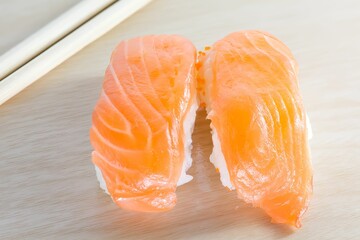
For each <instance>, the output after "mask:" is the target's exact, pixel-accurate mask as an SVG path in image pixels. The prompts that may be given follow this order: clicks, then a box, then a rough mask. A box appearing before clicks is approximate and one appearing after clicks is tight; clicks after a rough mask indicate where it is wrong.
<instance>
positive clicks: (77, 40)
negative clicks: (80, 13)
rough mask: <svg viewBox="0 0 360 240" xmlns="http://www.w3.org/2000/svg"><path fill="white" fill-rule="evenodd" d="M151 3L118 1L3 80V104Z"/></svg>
mask: <svg viewBox="0 0 360 240" xmlns="http://www.w3.org/2000/svg"><path fill="white" fill-rule="evenodd" d="M150 2H151V0H121V1H117V2H115V3H114V4H112V5H111V6H109V7H108V8H106V9H105V10H103V11H102V12H100V13H99V14H98V15H96V16H95V17H94V18H92V19H90V20H89V21H88V22H86V23H84V24H83V25H81V26H80V27H79V28H77V29H76V30H74V31H73V32H71V33H70V34H69V35H67V36H65V37H64V38H62V39H61V40H59V41H58V42H56V44H54V45H52V46H51V47H49V48H48V49H46V50H45V51H44V52H42V53H40V54H39V55H38V56H37V57H35V58H34V59H32V60H31V61H29V62H28V63H26V64H25V65H23V66H22V67H20V68H19V69H18V70H16V71H15V72H13V73H12V74H10V75H9V76H7V77H6V78H4V79H3V80H2V81H0V105H2V104H3V103H4V102H6V101H7V100H8V99H10V98H11V97H13V96H15V95H16V94H17V93H19V92H20V91H22V90H23V89H24V88H26V87H27V86H29V85H30V84H32V83H33V82H35V81H36V80H38V79H39V78H41V77H42V76H44V75H45V74H46V73H47V72H49V71H50V70H52V69H53V68H55V67H56V66H58V65H59V64H60V63H62V62H64V61H65V60H66V59H68V58H69V57H71V56H72V55H74V54H75V53H76V52H78V51H80V50H81V49H82V48H84V47H85V46H87V45H88V44H90V43H91V42H93V41H94V40H96V39H97V38H99V37H100V36H102V35H103V34H105V33H106V32H108V31H109V30H111V29H112V28H114V27H115V26H116V25H117V24H119V23H121V22H122V21H124V20H125V19H127V18H128V17H129V16H131V15H132V14H134V13H135V12H137V11H138V10H139V9H141V8H142V7H144V6H145V5H147V4H148V3H150Z"/></svg>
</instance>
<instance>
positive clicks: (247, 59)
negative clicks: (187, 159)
mask: <svg viewBox="0 0 360 240" xmlns="http://www.w3.org/2000/svg"><path fill="white" fill-rule="evenodd" d="M198 67H199V83H204V88H205V102H206V108H207V112H208V118H209V119H211V127H212V134H213V143H214V149H213V153H212V155H211V161H212V162H213V163H214V165H215V166H216V167H217V168H218V169H219V171H220V173H221V180H222V182H223V184H224V185H225V186H227V187H228V188H230V189H236V191H237V194H238V196H239V198H240V199H243V200H244V201H245V202H247V203H251V204H252V205H253V206H254V207H260V208H262V209H263V210H265V212H266V213H267V214H268V215H269V216H270V217H271V218H272V220H273V222H276V223H286V224H289V225H293V226H296V227H300V226H301V223H300V217H301V216H302V215H303V213H304V212H305V211H306V209H307V207H308V204H309V197H310V195H311V194H312V178H313V177H312V167H311V162H310V153H309V145H308V132H307V123H306V114H305V110H304V106H303V101H302V97H301V95H300V90H299V84H298V79H297V74H298V67H297V63H296V61H295V59H294V57H293V55H292V54H291V52H290V50H289V49H288V48H287V47H286V46H285V45H284V44H283V43H282V42H281V41H279V40H278V39H276V38H275V37H274V36H272V35H270V34H268V33H264V32H260V31H242V32H236V33H232V34H230V35H228V36H227V37H225V38H223V39H222V40H220V41H218V42H216V43H215V44H214V46H213V47H212V49H211V50H210V51H208V52H207V53H206V55H202V56H200V62H199V65H198Z"/></svg>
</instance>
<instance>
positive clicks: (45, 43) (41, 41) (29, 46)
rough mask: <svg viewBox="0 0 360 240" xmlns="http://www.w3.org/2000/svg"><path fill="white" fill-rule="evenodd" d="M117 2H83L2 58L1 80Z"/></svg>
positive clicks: (84, 0) (108, 0)
mask: <svg viewBox="0 0 360 240" xmlns="http://www.w3.org/2000/svg"><path fill="white" fill-rule="evenodd" d="M114 2H115V0H102V1H99V0H83V1H81V2H80V3H78V4H77V5H75V6H74V7H72V8H71V9H69V10H68V11H67V12H65V13H64V14H62V15H61V16H59V17H58V18H56V19H55V20H53V21H52V22H50V23H49V24H47V25H46V26H45V27H43V28H42V29H40V30H39V31H37V32H36V33H34V34H33V35H31V36H30V37H28V38H27V39H25V40H24V41H23V42H21V43H19V44H18V45H16V46H15V47H14V48H12V49H10V50H9V51H8V52H6V53H4V54H3V55H2V56H0V80H1V79H3V78H5V77H6V76H7V75H9V74H10V73H12V72H13V71H15V70H16V69H17V68H19V67H21V66H22V65H24V64H25V63H26V62H28V61H29V60H31V59H32V58H34V57H36V55H38V54H39V53H41V52H42V51H44V50H45V49H46V48H48V47H50V46H51V45H52V44H54V43H55V42H56V41H58V40H59V39H61V38H63V37H64V36H66V35H67V34H69V33H70V32H71V31H73V30H74V29H76V28H78V27H79V26H80V25H81V24H83V23H84V22H86V21H87V20H89V19H90V18H92V17H93V16H94V15H96V14H97V13H99V12H101V11H102V10H103V9H104V8H106V7H108V6H109V5H110V4H112V3H114Z"/></svg>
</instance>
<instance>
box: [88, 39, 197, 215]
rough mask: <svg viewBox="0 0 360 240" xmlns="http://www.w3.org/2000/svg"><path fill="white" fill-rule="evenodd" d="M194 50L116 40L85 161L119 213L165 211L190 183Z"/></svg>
mask: <svg viewBox="0 0 360 240" xmlns="http://www.w3.org/2000/svg"><path fill="white" fill-rule="evenodd" d="M195 63H196V49H195V47H194V45H193V44H192V43H191V42H190V41H188V40H187V39H185V38H183V37H180V36H176V35H157V36H145V37H138V38H134V39H130V40H127V41H122V42H121V43H120V44H119V45H118V46H117V47H116V49H115V50H114V51H113V53H112V56H111V60H110V64H109V66H108V68H107V70H106V73H105V78H104V82H103V87H102V91H101V95H100V98H99V100H98V101H97V104H96V106H95V109H94V111H93V116H92V127H91V130H90V140H91V144H92V146H93V148H94V151H93V153H92V161H93V163H94V164H95V166H96V172H97V175H98V179H99V181H100V186H101V187H102V188H103V189H104V190H105V191H106V192H108V193H109V194H110V196H111V198H112V199H113V201H114V202H115V203H116V204H117V205H119V206H120V207H122V208H124V209H128V210H134V211H142V212H159V211H166V210H169V209H172V208H173V207H174V206H175V204H176V194H175V191H176V187H177V186H179V185H181V184H184V183H186V182H188V181H190V180H191V179H192V177H191V176H189V175H187V174H186V171H187V170H188V168H189V167H190V166H191V134H192V131H193V127H194V121H195V115H196V110H197V108H198V102H197V92H196V81H195Z"/></svg>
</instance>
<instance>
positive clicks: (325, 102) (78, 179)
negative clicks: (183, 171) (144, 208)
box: [0, 0, 360, 240]
mask: <svg viewBox="0 0 360 240" xmlns="http://www.w3.org/2000/svg"><path fill="white" fill-rule="evenodd" d="M76 2H77V1H75V0H74V1H47V0H33V1H26V0H21V1H20V0H16V1H1V2H0V13H1V14H0V16H1V17H0V19H1V20H0V33H1V38H0V53H2V52H4V51H5V50H6V49H8V48H9V47H11V46H12V45H14V44H16V43H17V42H18V41H19V40H20V39H21V38H23V37H25V36H26V35H27V34H30V33H31V32H30V30H31V31H34V30H36V29H37V28H38V27H39V26H41V24H43V23H45V22H46V21H48V20H49V15H48V14H49V12H52V13H53V14H54V17H55V15H57V14H59V13H60V12H61V11H63V10H65V9H66V8H68V7H69V6H71V5H72V4H75V3H76ZM45 3H49V4H50V5H51V4H53V5H51V6H50V5H49V6H48V7H49V9H51V10H49V11H45V10H44V9H42V10H40V9H37V8H36V6H43V7H45V6H47V5H46V4H45ZM32 4H33V6H35V8H32V9H31V11H28V9H29V7H30V6H31V5H32ZM55 5H56V7H55ZM24 6H28V7H24ZM359 13H360V4H359V3H358V1H356V0H343V1H320V0H319V1H312V0H306V1H298V0H291V1H285V0H275V1H267V0H255V1H245V0H243V1H239V0H232V1H230V0H227V1H226V0H224V1H217V0H216V1H215V0H213V1H205V0H203V1H200V0H182V1H176V0H156V1H155V2H154V3H152V4H151V5H149V6H148V7H147V8H146V9H144V10H142V11H141V12H139V13H137V14H135V15H134V16H133V17H131V18H130V19H129V20H127V21H126V22H124V23H123V24H121V25H119V26H118V27H117V28H115V29H114V30H113V31H111V32H110V33H108V34H107V35H105V36H104V37H102V38H101V39H100V40H98V41H96V42H94V43H93V44H91V45H90V46H89V47H87V48H85V49H84V50H83V51H81V52H80V53H78V54H77V55H75V56H74V57H72V58H71V59H69V60H68V61H66V62H65V63H64V64H62V65H61V66H59V67H58V68H56V69H55V70H53V71H52V72H50V73H49V74H47V75H46V76H45V77H44V78H42V79H41V80H39V81H38V82H36V83H35V84H34V85H32V86H30V87H29V88H27V89H26V90H25V91H23V92H22V93H21V94H19V95H17V96H16V97H15V98H13V99H11V100H10V101H9V102H7V103H5V104H4V105H2V106H0V179H1V181H0V190H1V192H0V193H1V194H0V239H204V238H206V239H208V240H210V239H252V240H255V239H280V238H281V239H359V237H360V230H359V225H360V205H359V203H360V174H359V172H360V161H359V156H360V92H359V90H360V45H359V42H360V31H359V30H360V14H359ZM43 14H44V15H43ZM23 23H24V24H26V26H28V28H26V27H24V26H22V24H23ZM241 29H262V30H266V31H269V32H271V33H273V34H275V35H276V36H278V37H279V38H280V39H282V40H283V41H284V42H285V43H286V44H287V45H289V46H290V48H291V49H292V50H293V52H294V54H295V56H296V57H297V59H298V61H299V64H300V80H301V87H302V91H303V96H304V101H305V105H306V107H307V110H308V113H309V116H310V119H311V122H312V126H313V131H314V138H313V140H312V141H311V149H312V159H313V166H314V171H315V175H314V191H315V192H314V196H313V198H312V202H311V205H310V208H309V210H308V212H307V213H306V215H305V217H304V220H303V228H302V229H300V230H298V231H295V232H294V231H291V230H289V229H288V228H286V227H284V226H281V225H274V224H271V223H269V218H268V217H266V216H265V215H264V214H263V212H262V211H260V210H258V209H253V208H251V207H248V206H246V205H245V204H243V203H242V202H241V201H240V200H237V198H236V196H235V193H234V192H228V191H227V190H226V189H224V188H223V187H222V186H221V184H220V181H219V176H218V175H217V173H216V172H215V170H214V168H213V167H212V165H211V164H210V163H209V160H208V159H209V154H210V151H211V148H212V143H211V138H210V133H209V127H208V125H209V122H208V121H206V120H205V114H204V112H200V113H199V115H198V117H197V122H196V127H195V133H194V135H193V140H194V149H193V158H194V161H195V163H194V165H193V167H192V168H191V170H190V174H192V175H193V176H194V177H195V179H194V180H193V181H192V182H190V183H189V184H187V185H185V186H182V187H180V188H179V189H178V191H177V195H178V204H177V206H176V207H175V209H174V210H173V211H171V212H167V213H161V214H141V213H132V212H125V211H123V210H121V209H119V208H117V207H116V206H115V204H113V203H112V202H111V200H110V198H109V197H108V196H106V195H105V194H104V193H103V192H102V191H101V190H100V189H99V187H98V183H97V181H96V178H95V172H94V169H93V166H92V163H91V161H90V152H91V146H90V143H89V137H88V133H89V128H90V123H91V122H90V116H91V111H92V108H93V106H94V104H95V102H96V99H97V97H98V94H99V91H100V87H101V82H102V77H103V74H104V70H105V67H106V65H107V63H108V61H109V56H110V53H111V50H112V49H113V48H114V47H115V45H116V44H117V43H118V42H119V41H120V40H121V39H125V38H130V37H133V36H137V35H144V34H151V33H154V34H158V33H177V34H181V35H183V36H185V37H188V38H189V39H191V40H192V41H193V42H194V43H195V44H196V45H197V46H198V47H201V46H204V45H206V44H212V43H213V42H214V41H216V40H217V39H219V38H221V37H223V36H225V35H226V34H227V33H229V32H232V31H237V30H241Z"/></svg>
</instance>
